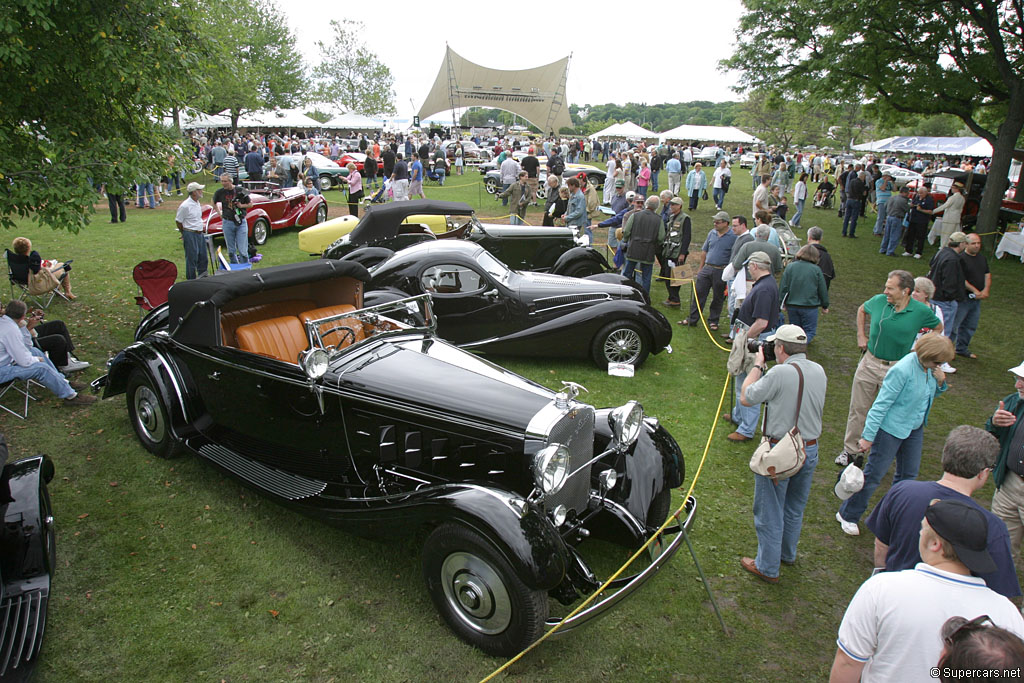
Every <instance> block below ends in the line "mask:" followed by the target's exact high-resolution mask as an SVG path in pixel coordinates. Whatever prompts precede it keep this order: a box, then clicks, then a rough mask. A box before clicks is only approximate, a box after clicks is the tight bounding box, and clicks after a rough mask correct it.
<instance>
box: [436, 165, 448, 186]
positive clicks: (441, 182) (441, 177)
mask: <svg viewBox="0 0 1024 683" xmlns="http://www.w3.org/2000/svg"><path fill="white" fill-rule="evenodd" d="M435 172H436V173H437V184H438V185H444V177H445V175H446V173H445V170H444V169H443V168H438V169H435Z"/></svg>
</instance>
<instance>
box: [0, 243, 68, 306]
mask: <svg viewBox="0 0 1024 683" xmlns="http://www.w3.org/2000/svg"><path fill="white" fill-rule="evenodd" d="M5 251H6V253H7V279H8V280H9V281H10V283H11V298H12V299H14V298H20V299H21V300H22V301H27V300H32V301H33V302H34V303H35V304H36V305H37V306H38V307H39V308H46V307H47V306H49V305H50V303H51V302H52V301H53V298H54V297H56V296H59V297H60V298H61V299H64V300H65V301H70V299H68V298H67V297H66V296H64V292H62V291H61V289H60V288H61V285H63V284H64V279H65V278H66V277H67V276H68V271H69V270H70V267H69V266H70V265H71V261H67V262H66V263H65V264H64V266H65V268H64V272H63V273H61V274H60V275H59V276H57V286H56V287H54V288H53V289H51V290H50V291H49V292H46V293H45V294H29V293H28V274H29V266H28V256H23V255H22V254H15V253H14V252H13V251H11V250H10V249H7V250H5ZM54 274H55V275H56V273H54ZM15 286H17V287H18V288H19V290H18V291H19V292H20V295H19V296H18V297H15V296H14V288H15ZM44 300H45V301H44Z"/></svg>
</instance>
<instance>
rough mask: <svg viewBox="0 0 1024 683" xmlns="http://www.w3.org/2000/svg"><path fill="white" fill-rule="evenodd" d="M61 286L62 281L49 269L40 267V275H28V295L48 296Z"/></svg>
mask: <svg viewBox="0 0 1024 683" xmlns="http://www.w3.org/2000/svg"><path fill="white" fill-rule="evenodd" d="M59 286H60V280H58V279H57V276H56V275H54V274H53V271H51V270H50V269H49V268H46V267H40V268H39V272H38V273H33V272H29V274H28V293H29V294H31V295H32V296H40V295H42V294H47V293H48V292H51V291H53V290H54V289H56V288H57V287H59Z"/></svg>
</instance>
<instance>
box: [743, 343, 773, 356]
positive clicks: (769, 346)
mask: <svg viewBox="0 0 1024 683" xmlns="http://www.w3.org/2000/svg"><path fill="white" fill-rule="evenodd" d="M758 349H764V359H765V360H766V361H768V360H775V342H773V341H764V340H763V339H748V340H747V351H750V352H751V353H757V350H758Z"/></svg>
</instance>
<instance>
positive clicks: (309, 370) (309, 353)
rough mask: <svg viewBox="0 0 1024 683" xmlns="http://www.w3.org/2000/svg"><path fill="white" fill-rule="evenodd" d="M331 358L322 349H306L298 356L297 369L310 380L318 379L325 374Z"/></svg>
mask: <svg viewBox="0 0 1024 683" xmlns="http://www.w3.org/2000/svg"><path fill="white" fill-rule="evenodd" d="M330 360H331V356H330V354H328V353H327V351H326V350H324V349H307V350H305V351H303V352H302V354H301V355H300V356H299V367H301V368H302V371H303V372H305V373H306V377H308V378H310V379H320V378H321V377H323V376H324V373H326V372H327V366H328V365H329V364H330Z"/></svg>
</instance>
